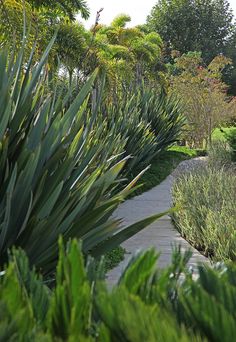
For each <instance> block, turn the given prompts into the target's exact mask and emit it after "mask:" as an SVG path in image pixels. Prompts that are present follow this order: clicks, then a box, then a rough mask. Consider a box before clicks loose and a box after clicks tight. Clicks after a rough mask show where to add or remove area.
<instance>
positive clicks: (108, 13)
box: [85, 0, 236, 28]
mask: <svg viewBox="0 0 236 342" xmlns="http://www.w3.org/2000/svg"><path fill="white" fill-rule="evenodd" d="M229 2H230V4H231V6H232V8H233V9H234V13H235V15H236V0H230V1H229ZM156 3H157V0H87V4H88V6H89V8H90V13H91V15H90V18H89V20H88V21H86V22H85V26H86V27H87V28H90V27H91V26H92V25H93V24H94V22H95V18H96V12H97V11H98V10H99V9H100V8H104V10H103V12H102V13H101V19H100V23H101V24H109V23H110V22H111V21H112V20H113V18H114V17H116V16H117V15H118V14H121V13H125V14H129V15H130V16H131V18H132V22H131V23H130V25H131V26H135V25H139V24H143V23H145V21H146V18H147V15H148V14H149V13H150V11H151V8H152V7H153V6H154V5H155V4H156Z"/></svg>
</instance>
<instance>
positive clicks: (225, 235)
mask: <svg viewBox="0 0 236 342" xmlns="http://www.w3.org/2000/svg"><path fill="white" fill-rule="evenodd" d="M173 196H174V202H175V203H177V204H178V206H179V208H180V209H179V210H178V211H177V212H176V213H175V214H174V221H175V224H176V227H177V229H178V230H179V231H180V233H181V234H182V235H183V236H184V237H185V238H186V239H187V240H188V241H190V243H191V244H192V245H194V246H195V247H196V248H198V249H200V250H201V251H203V253H205V254H206V255H208V256H211V257H213V258H214V259H216V260H222V259H232V260H236V243H235V241H236V240H235V237H236V235H235V222H236V207H235V202H236V176H235V174H234V173H233V172H231V171H230V170H226V169H224V168H221V169H219V168H215V167H209V166H208V167H206V168H202V169H201V170H198V172H194V173H192V174H186V175H184V176H182V177H181V178H180V179H178V180H177V181H176V183H175V185H174V188H173Z"/></svg>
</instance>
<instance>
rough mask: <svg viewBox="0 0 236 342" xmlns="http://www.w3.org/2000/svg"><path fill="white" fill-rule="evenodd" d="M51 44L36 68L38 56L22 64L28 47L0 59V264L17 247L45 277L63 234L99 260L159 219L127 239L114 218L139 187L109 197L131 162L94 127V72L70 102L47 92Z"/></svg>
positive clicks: (135, 228) (67, 97)
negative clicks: (91, 105)
mask: <svg viewBox="0 0 236 342" xmlns="http://www.w3.org/2000/svg"><path fill="white" fill-rule="evenodd" d="M52 45H53V40H52V41H51V42H50V44H49V45H48V47H47V49H46V51H45V53H44V54H43V56H42V58H41V60H40V61H39V62H38V63H37V64H36V65H33V62H32V61H33V52H32V53H31V56H30V59H29V61H28V62H27V63H25V62H24V46H23V48H22V49H21V51H20V52H19V54H18V56H17V57H16V58H13V57H12V58H10V57H9V55H8V54H7V53H6V52H1V55H0V94H1V96H0V151H1V153H0V260H1V261H0V264H1V265H3V263H4V262H5V261H6V260H7V250H8V249H9V248H10V247H11V246H13V245H16V246H20V247H22V248H23V249H24V250H25V251H26V253H27V255H28V257H29V260H30V262H31V264H34V265H36V266H37V267H38V268H40V269H42V272H43V273H44V274H48V273H50V272H51V271H52V270H53V268H54V267H55V265H56V260H57V253H58V245H57V240H58V236H59V235H62V236H63V237H64V239H65V240H68V239H69V238H71V237H77V238H80V239H82V240H83V251H84V253H93V254H94V255H96V256H100V255H101V254H102V253H104V252H106V251H107V250H109V249H111V248H112V246H114V245H116V244H117V243H120V242H122V241H123V240H124V239H125V238H127V237H129V236H130V235H132V234H134V233H135V232H137V231H138V230H140V229H141V228H143V227H144V226H145V225H146V224H147V223H149V222H152V221H153V220H154V219H156V218H157V217H158V215H157V216H155V217H153V218H151V219H148V220H147V221H146V220H144V221H143V223H139V224H138V225H134V226H131V227H129V228H128V229H127V230H126V229H125V234H124V231H123V230H122V229H121V227H120V220H111V219H109V217H110V216H111V214H112V212H113V211H114V210H115V209H116V207H117V206H118V205H119V204H120V203H121V202H122V201H123V200H124V198H125V196H127V195H128V193H129V192H130V190H131V187H132V186H133V185H134V183H135V180H134V181H133V182H132V183H131V184H129V185H127V186H126V187H125V188H123V190H122V191H121V192H118V193H116V194H115V195H112V189H113V187H115V186H117V183H119V174H120V173H121V171H122V169H123V168H124V166H125V164H126V162H127V159H128V158H127V157H126V158H123V159H121V158H119V160H118V161H117V162H114V159H115V160H117V158H116V157H115V156H114V152H115V153H118V152H119V153H120V152H123V150H120V149H119V147H118V148H117V145H118V146H120V145H121V146H122V144H119V143H120V137H119V136H114V135H112V134H109V135H103V132H102V129H97V130H95V129H94V127H93V121H94V119H93V113H90V109H89V106H88V100H89V96H90V91H91V88H92V86H93V84H94V81H95V78H96V74H97V71H95V72H94V73H93V75H92V76H91V77H90V78H89V79H88V80H87V82H86V83H85V85H84V86H83V88H82V89H81V91H80V92H79V94H78V95H77V96H76V98H75V99H74V100H73V101H72V103H71V102H70V91H69V92H68V94H67V95H64V96H63V95H62V93H61V92H60V88H58V89H57V87H56V86H55V87H54V89H53V92H52V91H50V87H46V86H45V84H46V82H47V77H46V71H47V70H46V69H45V63H46V61H47V58H48V54H49V52H50V49H51V47H52ZM108 146H109V149H107V151H106V147H108ZM112 156H113V158H112ZM122 232H123V233H122Z"/></svg>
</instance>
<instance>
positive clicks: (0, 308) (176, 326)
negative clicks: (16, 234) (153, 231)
mask: <svg viewBox="0 0 236 342" xmlns="http://www.w3.org/2000/svg"><path fill="white" fill-rule="evenodd" d="M190 256H191V253H190V252H188V251H187V252H185V254H183V255H181V254H180V251H179V250H178V249H177V248H176V249H175V250H174V251H173V257H172V258H173V260H172V263H171V265H170V266H169V267H167V268H165V269H163V270H160V269H156V262H157V259H158V255H157V253H156V252H155V251H154V250H149V251H146V252H145V251H144V252H140V253H139V254H137V255H136V256H135V257H133V259H132V260H131V261H130V263H129V265H128V267H127V268H126V270H125V271H124V272H123V274H122V275H121V277H120V280H119V283H118V285H117V286H115V287H114V288H113V289H112V291H111V290H109V289H107V286H106V284H105V282H104V273H103V266H102V264H100V267H99V269H97V270H95V267H94V266H95V264H94V261H93V260H91V259H89V260H87V262H86V261H85V260H84V258H83V255H82V253H81V246H80V244H79V243H78V242H77V241H75V240H74V241H72V242H70V243H69V244H68V245H67V247H66V248H65V247H64V246H63V244H62V241H61V242H60V257H59V261H58V265H57V272H56V279H55V284H54V287H53V288H49V287H48V286H47V285H46V284H44V283H43V282H42V278H41V276H40V275H38V274H37V273H36V272H35V270H32V269H30V267H29V262H28V260H27V257H26V255H25V253H24V252H23V251H22V250H16V249H14V250H13V251H12V253H11V255H10V261H9V263H8V265H6V266H5V269H4V273H2V274H1V277H0V340H1V341H6V340H17V341H27V340H30V341H77V340H80V341H131V342H139V341H140V342H141V341H143V340H145V341H153V342H154V341H203V340H204V341H221V340H224V341H230V340H232V339H233V338H234V336H235V332H236V330H235V329H236V328H235V327H236V324H235V323H236V322H235V321H236V317H235V305H236V304H235V291H236V289H235V275H236V274H235V272H236V269H235V265H234V264H233V263H231V264H228V265H227V266H226V265H221V266H217V267H216V268H209V267H206V268H205V267H203V266H201V267H199V278H198V279H197V280H193V277H192V275H191V272H189V271H188V270H187V267H186V264H187V262H188V260H189V257H190ZM180 277H181V281H180ZM13 298H14V300H13Z"/></svg>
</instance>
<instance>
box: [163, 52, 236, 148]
mask: <svg viewBox="0 0 236 342" xmlns="http://www.w3.org/2000/svg"><path fill="white" fill-rule="evenodd" d="M231 63H232V62H231V60H230V59H228V58H226V57H224V56H223V55H220V56H216V57H215V58H214V59H213V60H212V61H211V63H210V64H208V65H207V66H204V63H203V60H202V58H201V54H200V53H196V52H189V53H188V54H184V55H182V56H181V57H179V58H177V59H176V63H175V71H176V73H177V75H175V76H171V77H170V84H171V85H170V90H171V92H173V93H175V94H176V95H177V96H179V98H180V101H181V103H182V106H183V111H184V114H185V117H186V119H187V124H186V133H185V138H186V140H187V141H188V142H189V143H190V144H192V145H193V146H198V147H203V143H204V142H205V143H206V144H208V143H209V144H210V143H211V134H212V131H213V129H214V128H216V127H218V126H219V125H221V124H223V123H225V122H226V121H227V120H229V119H230V118H232V117H235V115H236V105H235V100H234V99H231V98H229V97H228V96H227V94H226V91H227V87H226V85H225V84H224V83H223V82H222V72H223V70H224V68H225V67H226V66H227V65H230V64H231Z"/></svg>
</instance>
